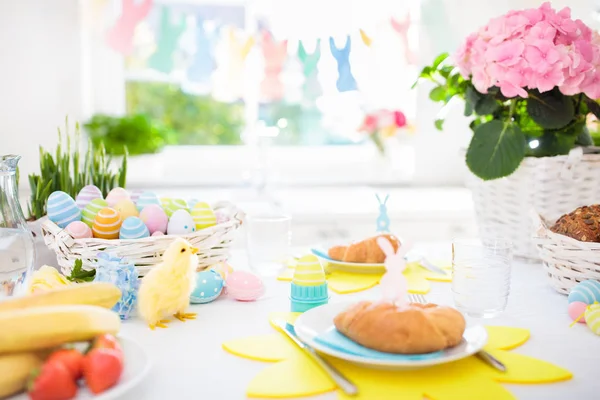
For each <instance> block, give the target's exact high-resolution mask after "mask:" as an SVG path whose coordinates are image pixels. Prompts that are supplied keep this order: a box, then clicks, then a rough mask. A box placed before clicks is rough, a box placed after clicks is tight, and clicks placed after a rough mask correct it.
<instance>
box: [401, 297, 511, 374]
mask: <svg viewBox="0 0 600 400" xmlns="http://www.w3.org/2000/svg"><path fill="white" fill-rule="evenodd" d="M408 300H409V301H410V302H411V303H419V304H427V299H426V298H425V296H423V295H422V294H412V293H409V294H408ZM476 355H477V357H479V358H480V359H482V360H483V361H485V362H486V363H488V364H489V365H491V366H492V367H494V368H496V369H497V370H498V371H501V372H506V365H504V364H503V363H502V362H501V361H500V360H498V359H497V358H496V357H494V356H493V355H491V354H490V353H488V352H487V351H485V350H480V351H478V352H477V354H476Z"/></svg>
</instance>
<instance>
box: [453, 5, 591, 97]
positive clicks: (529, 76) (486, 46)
mask: <svg viewBox="0 0 600 400" xmlns="http://www.w3.org/2000/svg"><path fill="white" fill-rule="evenodd" d="M455 62H456V64H457V67H458V68H459V71H460V73H461V74H462V75H463V77H465V78H467V79H471V81H472V83H473V86H475V88H476V89H477V90H478V91H479V92H481V93H487V91H488V89H489V88H490V87H492V86H497V87H499V88H500V90H501V91H502V93H503V95H504V96H506V97H515V96H521V97H527V91H526V90H525V89H537V90H539V91H540V92H545V91H548V90H552V89H553V88H555V87H558V88H559V89H560V90H561V92H563V93H564V94H566V95H575V94H579V93H585V94H586V95H588V96H589V97H591V98H593V99H597V98H600V85H599V80H600V35H598V33H596V32H593V31H592V30H591V29H590V28H589V27H588V26H586V25H585V24H584V23H583V22H582V21H581V20H573V19H572V18H571V10H570V9H569V8H568V7H567V8H564V9H562V10H560V11H556V10H554V9H553V8H552V6H551V5H550V3H549V2H546V3H544V4H542V5H541V6H540V7H539V8H532V9H526V10H518V11H510V12H508V13H507V14H505V15H503V16H500V17H497V18H493V19H492V20H490V21H489V23H488V24H487V25H486V26H483V27H481V28H480V29H479V30H478V31H477V32H475V33H473V34H471V35H469V36H468V37H467V38H466V40H465V42H464V43H463V44H462V45H461V46H460V48H459V49H458V51H457V53H456V55H455Z"/></svg>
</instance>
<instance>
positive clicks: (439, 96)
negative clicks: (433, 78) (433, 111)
mask: <svg viewBox="0 0 600 400" xmlns="http://www.w3.org/2000/svg"><path fill="white" fill-rule="evenodd" d="M429 98H430V99H431V100H433V101H444V100H446V87H444V86H437V87H434V88H433V89H432V90H431V92H429Z"/></svg>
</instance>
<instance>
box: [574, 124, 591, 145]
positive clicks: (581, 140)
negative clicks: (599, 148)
mask: <svg viewBox="0 0 600 400" xmlns="http://www.w3.org/2000/svg"><path fill="white" fill-rule="evenodd" d="M575 144H578V145H580V146H593V145H594V140H593V139H592V135H590V131H589V129H588V128H587V126H584V127H583V129H582V130H581V132H580V133H579V135H577V139H575Z"/></svg>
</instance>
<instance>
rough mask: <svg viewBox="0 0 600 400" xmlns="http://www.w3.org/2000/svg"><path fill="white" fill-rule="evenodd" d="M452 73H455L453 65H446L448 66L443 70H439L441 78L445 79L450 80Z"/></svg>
mask: <svg viewBox="0 0 600 400" xmlns="http://www.w3.org/2000/svg"><path fill="white" fill-rule="evenodd" d="M452 71H454V67H453V66H452V65H446V66H443V67H442V68H440V69H439V70H438V73H439V74H440V75H441V76H443V77H444V78H446V79H448V77H449V76H450V74H451V73H452Z"/></svg>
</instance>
